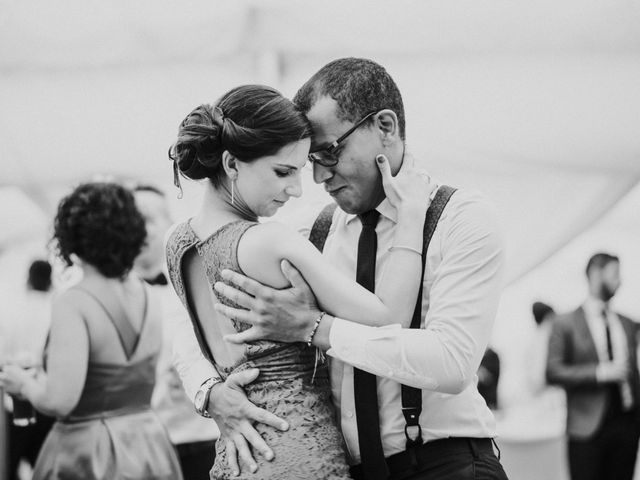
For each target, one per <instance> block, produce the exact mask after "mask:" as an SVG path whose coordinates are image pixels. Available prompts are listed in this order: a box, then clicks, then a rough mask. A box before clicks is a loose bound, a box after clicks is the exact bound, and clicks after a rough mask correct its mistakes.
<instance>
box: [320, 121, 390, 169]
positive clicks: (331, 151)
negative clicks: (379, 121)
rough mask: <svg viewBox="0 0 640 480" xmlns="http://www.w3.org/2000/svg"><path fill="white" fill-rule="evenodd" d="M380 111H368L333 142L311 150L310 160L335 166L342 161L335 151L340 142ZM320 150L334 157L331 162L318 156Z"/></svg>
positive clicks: (327, 165)
mask: <svg viewBox="0 0 640 480" xmlns="http://www.w3.org/2000/svg"><path fill="white" fill-rule="evenodd" d="M380 112H381V110H375V111H373V112H369V113H367V114H366V115H365V116H364V117H362V119H360V121H359V122H358V123H356V124H355V125H354V126H353V127H351V128H350V129H349V130H347V131H346V132H344V133H343V134H342V135H340V136H339V137H338V138H337V139H336V140H334V141H333V142H331V144H330V145H329V146H328V147H325V148H320V149H318V150H316V151H314V152H309V155H308V158H309V161H310V162H311V163H317V164H318V165H322V166H323V167H335V166H336V165H337V164H338V162H339V161H340V158H338V157H337V156H336V155H335V153H334V152H335V151H336V149H337V148H338V147H339V146H340V144H341V143H342V142H344V141H345V140H346V139H347V138H348V137H349V135H351V134H352V133H353V132H355V131H356V130H357V129H358V128H359V127H360V126H362V125H364V122H366V121H367V120H369V119H370V118H371V117H372V116H374V115H377V114H378V113H380ZM318 152H324V154H328V155H330V156H331V157H332V158H331V160H330V163H327V161H326V159H323V158H322V157H319V159H318V158H316V157H315V154H317V153H318Z"/></svg>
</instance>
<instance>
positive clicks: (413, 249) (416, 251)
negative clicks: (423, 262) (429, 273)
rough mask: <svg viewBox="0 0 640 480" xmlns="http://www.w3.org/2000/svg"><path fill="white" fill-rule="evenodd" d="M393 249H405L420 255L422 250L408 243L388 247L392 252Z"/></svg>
mask: <svg viewBox="0 0 640 480" xmlns="http://www.w3.org/2000/svg"><path fill="white" fill-rule="evenodd" d="M393 250H407V251H409V252H414V253H417V254H418V255H422V252H421V251H420V250H418V249H417V248H413V247H410V246H408V245H391V246H390V247H389V251H390V252H392V251H393Z"/></svg>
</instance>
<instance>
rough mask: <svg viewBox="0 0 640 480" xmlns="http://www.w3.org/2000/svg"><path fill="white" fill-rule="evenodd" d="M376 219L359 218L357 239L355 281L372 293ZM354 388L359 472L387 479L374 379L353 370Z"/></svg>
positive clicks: (371, 213)
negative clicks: (359, 229) (360, 467)
mask: <svg viewBox="0 0 640 480" xmlns="http://www.w3.org/2000/svg"><path fill="white" fill-rule="evenodd" d="M379 216H380V213H378V212H377V211H376V210H370V211H368V212H365V213H363V214H361V215H360V220H361V221H362V232H361V233H360V239H359V240H358V264H357V272H356V281H357V282H358V283H359V284H360V285H362V286H363V287H364V288H366V289H367V290H369V291H371V292H373V291H374V290H375V280H376V253H377V250H378V238H377V236H376V224H377V223H378V217H379ZM353 387H354V398H355V405H356V423H357V426H358V443H359V445H360V459H361V462H362V470H363V472H364V475H365V478H367V480H378V479H386V478H388V477H389V470H388V468H387V464H386V462H385V460H384V451H383V450H382V441H381V440H380V419H379V415H378V391H377V385H376V376H375V375H372V374H371V373H367V372H365V371H362V370H359V369H357V368H354V369H353Z"/></svg>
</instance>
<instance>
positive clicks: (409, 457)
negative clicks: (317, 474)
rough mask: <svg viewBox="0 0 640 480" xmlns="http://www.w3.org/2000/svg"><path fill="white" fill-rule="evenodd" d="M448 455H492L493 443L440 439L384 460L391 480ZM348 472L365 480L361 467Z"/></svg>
mask: <svg viewBox="0 0 640 480" xmlns="http://www.w3.org/2000/svg"><path fill="white" fill-rule="evenodd" d="M450 453H471V454H472V455H473V456H474V457H475V456H477V455H478V454H479V453H484V454H487V453H488V454H491V455H494V452H493V441H492V440H491V439H490V438H467V437H452V438H442V439H439V440H433V441H431V442H427V443H423V444H422V445H419V446H417V447H413V448H410V449H408V450H405V451H404V452H400V453H396V454H394V455H391V456H389V457H387V458H386V462H387V466H388V467H389V472H390V474H391V478H393V476H394V475H398V474H401V473H406V472H407V471H409V470H415V469H418V468H419V467H420V466H421V465H423V464H425V463H427V462H429V461H433V460H434V459H438V458H440V457H441V456H443V455H445V454H450ZM350 472H351V476H352V477H353V478H354V479H355V480H366V477H365V476H364V472H363V470H362V466H361V465H355V466H353V467H351V468H350Z"/></svg>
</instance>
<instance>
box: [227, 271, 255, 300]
mask: <svg viewBox="0 0 640 480" xmlns="http://www.w3.org/2000/svg"><path fill="white" fill-rule="evenodd" d="M220 274H221V275H222V278H224V280H225V281H227V282H232V283H234V284H236V285H238V286H239V287H240V288H242V289H243V290H244V291H245V292H247V293H249V294H250V295H253V296H255V295H256V294H257V293H258V292H259V291H260V289H261V288H262V285H261V284H260V283H258V282H256V281H255V280H253V279H251V278H249V277H245V276H244V275H242V274H240V273H238V272H234V271H231V270H227V269H225V270H222V272H220Z"/></svg>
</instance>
